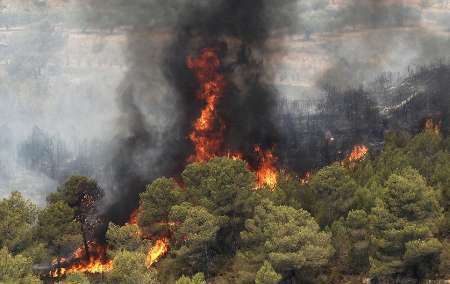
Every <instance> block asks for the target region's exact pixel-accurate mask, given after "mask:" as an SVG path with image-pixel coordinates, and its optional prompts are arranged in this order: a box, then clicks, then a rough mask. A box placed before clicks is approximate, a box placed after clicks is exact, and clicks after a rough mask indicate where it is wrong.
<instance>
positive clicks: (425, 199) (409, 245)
mask: <svg viewBox="0 0 450 284" xmlns="http://www.w3.org/2000/svg"><path fill="white" fill-rule="evenodd" d="M440 213H441V212H440V208H439V206H438V201H437V194H436V192H435V191H434V190H433V189H432V188H430V187H428V186H427V184H426V182H425V179H424V178H423V177H422V176H420V174H419V173H418V172H417V171H415V170H412V169H410V168H409V169H405V170H404V171H403V172H402V174H393V175H391V177H390V178H389V180H388V181H387V182H386V189H385V194H384V195H383V197H382V198H381V199H380V200H379V201H378V203H377V205H376V206H375V207H374V208H373V209H372V212H371V214H370V217H369V219H370V223H371V227H372V228H371V230H372V244H373V252H372V253H371V255H370V257H371V258H370V262H371V268H370V273H371V275H373V276H383V275H402V274H408V273H409V272H410V271H414V273H415V274H417V275H418V276H419V277H425V276H426V275H429V274H430V273H431V272H432V271H431V270H434V269H436V263H437V258H438V256H439V253H440V242H439V241H438V240H437V239H436V238H435V231H436V224H435V221H436V220H437V219H438V218H439V216H440Z"/></svg>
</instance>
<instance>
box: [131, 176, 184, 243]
mask: <svg viewBox="0 0 450 284" xmlns="http://www.w3.org/2000/svg"><path fill="white" fill-rule="evenodd" d="M140 197H141V206H140V208H141V210H139V213H138V223H139V226H140V227H142V228H145V229H146V230H147V231H149V233H150V234H152V235H153V234H161V233H162V232H163V231H164V230H168V228H167V226H166V225H165V224H167V222H169V213H170V209H171V208H172V206H174V205H176V204H178V203H179V202H181V200H182V199H181V198H182V192H181V189H180V187H179V186H178V185H177V183H176V182H175V181H174V180H173V179H168V178H159V179H157V180H155V181H154V182H153V183H152V184H151V185H149V186H147V189H146V191H145V192H143V193H141V196H140ZM160 224H162V225H160Z"/></svg>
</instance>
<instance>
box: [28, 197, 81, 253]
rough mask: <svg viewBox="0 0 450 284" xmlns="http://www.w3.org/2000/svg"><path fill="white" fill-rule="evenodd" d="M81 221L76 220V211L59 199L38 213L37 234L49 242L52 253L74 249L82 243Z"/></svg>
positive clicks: (40, 238) (44, 241)
mask: <svg viewBox="0 0 450 284" xmlns="http://www.w3.org/2000/svg"><path fill="white" fill-rule="evenodd" d="M80 226H81V225H80V223H78V222H77V221H75V211H74V210H73V209H72V208H70V207H69V206H68V205H67V204H66V203H64V202H62V201H58V202H55V203H52V204H50V205H48V206H47V207H46V208H45V209H44V210H42V211H41V212H40V214H39V215H38V223H37V227H36V232H35V236H36V238H37V240H39V241H40V242H42V243H45V244H47V247H48V248H49V250H50V251H51V253H52V254H56V255H60V254H62V253H67V252H71V251H73V250H74V249H75V248H76V247H79V246H80V245H81V243H82V236H81V233H80V232H81V230H80Z"/></svg>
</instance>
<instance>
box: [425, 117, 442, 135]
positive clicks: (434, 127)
mask: <svg viewBox="0 0 450 284" xmlns="http://www.w3.org/2000/svg"><path fill="white" fill-rule="evenodd" d="M425 131H432V132H433V133H434V134H436V135H439V134H440V133H441V124H440V123H434V121H433V119H432V118H428V119H427V120H426V121H425Z"/></svg>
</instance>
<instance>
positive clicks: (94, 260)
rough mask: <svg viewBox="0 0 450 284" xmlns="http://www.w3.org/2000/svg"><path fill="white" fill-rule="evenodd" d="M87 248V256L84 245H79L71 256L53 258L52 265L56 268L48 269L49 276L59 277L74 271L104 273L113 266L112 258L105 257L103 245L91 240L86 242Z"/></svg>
mask: <svg viewBox="0 0 450 284" xmlns="http://www.w3.org/2000/svg"><path fill="white" fill-rule="evenodd" d="M88 249H89V257H87V256H86V252H85V250H84V247H80V248H78V249H77V250H75V252H74V253H73V254H72V257H71V258H69V259H66V258H61V259H59V260H54V261H53V262H52V265H53V266H54V267H56V268H55V269H53V270H52V271H50V273H49V274H50V276H51V277H61V276H63V275H67V274H71V273H76V272H82V273H84V272H85V273H104V272H107V271H110V270H111V269H112V268H113V266H112V260H108V259H106V247H105V246H102V245H98V244H96V243H93V242H91V243H89V244H88Z"/></svg>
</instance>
